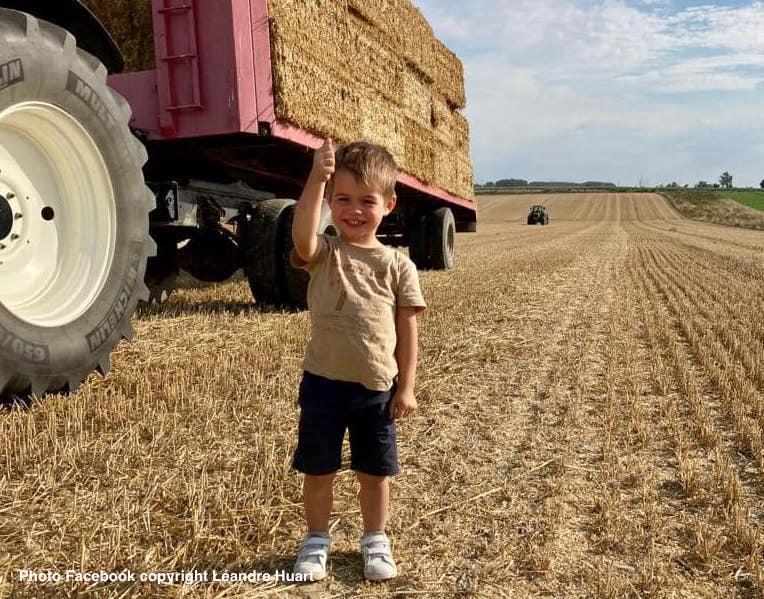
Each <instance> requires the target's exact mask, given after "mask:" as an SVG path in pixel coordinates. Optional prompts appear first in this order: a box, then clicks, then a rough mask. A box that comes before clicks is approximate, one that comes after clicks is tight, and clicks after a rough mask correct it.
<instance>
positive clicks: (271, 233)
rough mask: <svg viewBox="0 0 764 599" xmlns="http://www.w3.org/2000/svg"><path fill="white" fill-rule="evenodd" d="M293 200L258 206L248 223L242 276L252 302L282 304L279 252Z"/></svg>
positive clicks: (270, 201) (274, 201) (286, 232)
mask: <svg viewBox="0 0 764 599" xmlns="http://www.w3.org/2000/svg"><path fill="white" fill-rule="evenodd" d="M294 203H295V202H294V200H283V199H276V200H264V201H262V202H258V204H257V206H256V207H255V210H254V213H253V214H252V220H251V221H250V223H249V232H248V234H247V240H248V241H247V247H246V248H245V250H244V252H245V259H244V272H245V273H246V275H247V280H248V281H249V288H250V290H251V291H252V295H253V296H254V297H255V300H256V301H258V302H260V303H263V304H270V305H274V306H278V305H281V304H282V303H283V299H284V298H283V283H282V277H281V275H280V273H281V270H282V266H281V265H282V261H283V258H282V253H283V251H282V248H283V245H284V235H285V234H288V233H289V229H288V227H287V219H288V217H289V212H288V208H289V207H290V206H292V205H293V204H294Z"/></svg>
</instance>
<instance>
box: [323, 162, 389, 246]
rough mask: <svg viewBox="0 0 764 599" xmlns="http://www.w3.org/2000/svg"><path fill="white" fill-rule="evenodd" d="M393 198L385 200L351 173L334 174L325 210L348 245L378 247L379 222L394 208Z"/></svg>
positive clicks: (380, 194) (378, 192) (380, 193)
mask: <svg viewBox="0 0 764 599" xmlns="http://www.w3.org/2000/svg"><path fill="white" fill-rule="evenodd" d="M395 200H396V198H395V195H392V196H391V197H387V198H386V197H385V196H384V194H383V193H382V192H381V191H380V190H379V189H377V188H376V187H369V186H368V185H366V183H364V182H363V181H361V180H358V179H356V177H355V175H353V173H350V172H348V171H346V170H341V169H340V170H338V171H337V172H336V173H334V177H333V182H332V194H331V197H330V198H329V208H330V209H331V211H332V220H333V221H334V224H336V225H337V226H338V227H339V228H340V231H341V232H342V238H343V239H344V240H345V241H347V242H348V243H352V244H353V245H358V246H361V247H373V246H376V245H379V242H378V241H377V238H376V232H377V228H378V227H379V224H380V223H381V222H382V219H383V218H384V217H385V216H387V215H388V214H390V212H392V210H393V208H395Z"/></svg>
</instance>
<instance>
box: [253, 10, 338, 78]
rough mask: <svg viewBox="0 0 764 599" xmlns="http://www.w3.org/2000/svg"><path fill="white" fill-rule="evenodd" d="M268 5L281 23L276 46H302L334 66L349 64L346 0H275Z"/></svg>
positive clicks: (274, 20) (273, 18)
mask: <svg viewBox="0 0 764 599" xmlns="http://www.w3.org/2000/svg"><path fill="white" fill-rule="evenodd" d="M268 9H269V12H270V18H271V23H272V24H274V23H275V24H277V26H278V30H277V32H278V38H277V39H272V40H271V45H272V46H274V47H276V48H279V49H281V48H283V47H288V48H293V49H296V48H299V50H300V51H301V52H303V53H305V54H307V55H309V56H310V57H311V58H312V59H313V61H314V62H316V63H319V64H323V65H326V66H327V68H330V69H338V70H343V69H345V68H347V60H348V57H349V52H348V50H349V47H348V43H349V42H348V40H349V39H350V37H351V36H350V30H349V28H348V20H347V5H346V4H345V2H344V1H343V0H271V1H270V2H269V4H268ZM272 31H273V27H272Z"/></svg>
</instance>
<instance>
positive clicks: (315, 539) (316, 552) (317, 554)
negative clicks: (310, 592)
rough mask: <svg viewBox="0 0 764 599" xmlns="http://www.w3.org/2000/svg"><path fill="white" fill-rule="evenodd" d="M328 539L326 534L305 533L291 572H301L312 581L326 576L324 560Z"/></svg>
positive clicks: (327, 551) (327, 550)
mask: <svg viewBox="0 0 764 599" xmlns="http://www.w3.org/2000/svg"><path fill="white" fill-rule="evenodd" d="M330 540H331V538H330V537H329V535H327V534H317V533H308V534H306V535H305V537H304V538H303V540H302V544H301V545H300V552H299V553H298V554H297V561H296V562H295V563H294V569H293V570H292V572H294V573H295V574H302V575H304V576H306V577H309V578H310V580H313V581H316V580H323V579H324V578H326V560H327V559H328V558H329V542H330Z"/></svg>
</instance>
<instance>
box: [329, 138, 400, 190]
mask: <svg viewBox="0 0 764 599" xmlns="http://www.w3.org/2000/svg"><path fill="white" fill-rule="evenodd" d="M334 169H335V172H338V171H346V172H349V173H351V174H352V175H353V176H354V177H355V178H356V180H358V181H363V182H364V183H365V184H366V185H368V186H369V187H372V188H375V189H378V190H379V191H380V192H381V193H382V195H383V196H385V197H386V198H389V197H391V196H392V195H393V194H394V193H395V180H396V178H397V176H398V167H397V166H396V164H395V159H394V158H393V156H392V154H390V152H388V151H387V150H386V149H385V148H384V147H382V146H380V145H378V144H373V143H371V142H368V141H354V142H352V143H349V144H345V145H343V146H340V147H339V148H337V151H336V152H335V153H334ZM333 183H334V177H332V180H330V181H329V185H328V186H327V187H328V191H329V193H330V194H331V190H332V187H333Z"/></svg>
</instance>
